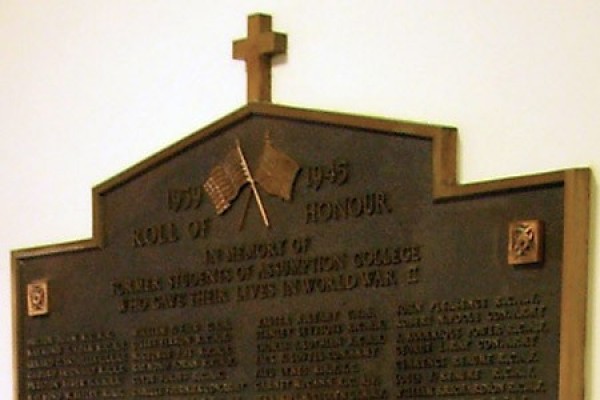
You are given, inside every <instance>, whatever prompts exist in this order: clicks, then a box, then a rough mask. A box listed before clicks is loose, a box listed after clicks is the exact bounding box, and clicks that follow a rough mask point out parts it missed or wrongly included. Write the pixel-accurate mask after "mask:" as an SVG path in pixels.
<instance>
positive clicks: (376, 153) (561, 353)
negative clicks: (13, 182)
mask: <svg viewBox="0 0 600 400" xmlns="http://www.w3.org/2000/svg"><path fill="white" fill-rule="evenodd" d="M267 132H270V135H269V138H268V142H267V140H266V139H265V135H266V133H267ZM455 137H456V135H455V131H454V130H453V129H452V128H447V127H439V126H432V125H423V124H415V123H410V122H403V121H394V120H382V119H373V118H367V117H359V116H352V115H345V114H335V113H326V112H320V111H310V110H301V109H294V108H289V107H282V106H276V105H271V104H250V105H248V106H246V107H244V108H242V109H240V110H238V111H236V112H234V113H233V114H231V115H229V116H227V117H225V118H223V119H221V120H218V121H216V122H215V123H214V124H212V125H210V126H208V127H207V128H205V129H202V130H201V131H199V132H197V133H196V134H194V135H192V136H190V137H189V138H187V139H184V140H183V141H181V142H179V143H176V144H174V145H173V146H171V147H169V148H168V149H166V150H164V151H162V152H161V153H159V154H157V155H155V156H153V157H151V158H149V159H148V160H146V161H144V162H142V163H140V164H139V165H137V166H134V167H133V168H131V169H129V170H127V171H125V172H123V173H122V174H120V175H119V176H117V177H115V178H113V179H111V180H109V181H107V182H105V183H104V184H101V185H100V186H98V187H96V188H95V189H94V205H95V206H94V237H93V238H92V239H91V240H89V241H83V242H75V243H68V244H64V245H57V246H50V247H43V248H34V249H25V250H20V251H16V252H15V253H14V254H13V260H14V270H13V276H14V288H15V292H14V293H15V325H16V349H15V353H16V359H17V363H18V365H19V368H18V396H19V398H28V396H29V397H31V398H43V397H42V396H43V395H48V396H57V397H58V398H60V396H68V395H72V396H80V397H81V398H111V396H112V397H119V396H120V397H121V398H128V399H139V398H165V399H187V398H195V397H196V398H200V397H202V396H205V395H206V393H210V395H211V396H213V397H214V398H217V399H234V398H235V399H238V398H241V399H284V398H286V399H288V398H293V399H301V398H308V397H306V396H313V398H316V397H318V396H346V398H357V399H365V398H371V399H388V398H407V399H410V398H415V397H418V398H432V399H443V398H465V399H469V398H480V399H494V398H498V396H499V394H498V393H500V394H502V395H503V396H505V397H507V396H508V398H511V396H512V398H515V399H525V398H527V399H545V400H546V399H560V400H567V399H569V400H571V399H583V397H581V396H580V395H579V394H580V393H581V388H582V379H583V378H582V376H583V374H582V365H583V362H582V360H583V340H581V338H582V336H583V334H584V324H583V322H584V318H583V317H584V315H585V312H584V311H585V306H584V304H585V302H584V299H585V282H586V273H585V268H586V254H587V252H586V245H587V244H586V241H585V237H586V235H587V196H588V179H589V177H588V174H589V173H588V171H587V170H568V171H558V172H553V173H548V174H542V175H533V176H526V177H519V178H514V179H506V180H501V181H494V182H485V183H482V184H471V185H467V186H464V185H457V184H456V181H455V170H453V169H452V168H453V165H454V160H455V153H454V152H455ZM238 141H239V148H240V149H243V155H244V160H245V163H246V168H247V171H244V170H243V171H242V174H241V175H240V176H242V177H243V180H240V181H236V182H237V183H236V185H238V186H236V188H235V189H236V190H238V191H239V193H237V195H236V196H233V197H231V198H230V199H229V200H230V206H229V207H228V208H227V209H226V210H223V212H221V213H217V212H216V211H217V210H216V209H215V204H214V202H213V201H212V199H211V196H210V195H209V194H208V193H207V192H206V191H204V190H203V185H204V183H205V182H207V180H208V179H209V178H210V177H211V175H212V171H213V170H214V168H215V166H218V165H221V166H223V165H224V164H227V166H226V167H227V168H229V169H233V170H237V168H238V167H240V165H241V164H238V163H239V162H240V158H239V157H234V158H232V159H233V160H235V161H233V162H232V161H230V160H229V159H228V158H227V155H228V154H230V153H231V151H232V150H236V149H237V148H238V147H237V146H238V144H237V143H238ZM267 146H270V147H267ZM265 148H267V150H266V152H267V153H266V154H267V155H265ZM226 160H229V161H226ZM267 161H269V163H270V164H273V165H275V166H276V167H275V168H274V169H271V167H268V166H266V164H265V163H267ZM296 164H297V166H298V170H296V167H295V165H296ZM277 165H284V166H283V167H281V166H279V167H277ZM261 170H262V171H263V172H260V173H259V171H261ZM248 173H249V175H250V176H251V177H252V178H253V179H254V180H256V185H255V188H256V191H257V192H258V195H259V196H260V199H261V202H262V203H263V207H264V210H265V213H266V215H267V216H268V220H269V222H270V224H269V226H268V227H267V226H266V224H265V223H264V220H263V217H262V216H261V211H260V208H259V206H258V202H257V200H255V197H254V196H255V194H254V191H253V189H252V188H251V185H250V184H247V181H246V179H249V178H248V176H247V175H244V174H248ZM259 176H260V177H261V178H260V179H258V178H257V177H259ZM271 176H275V177H276V178H277V179H275V183H265V182H266V181H265V179H266V178H265V177H271ZM270 185H272V186H270ZM288 193H289V196H287V194H288ZM533 220H535V221H543V222H544V228H545V229H544V234H543V237H544V242H545V243H544V258H543V260H542V261H540V262H539V263H538V264H535V265H534V267H533V268H532V267H530V266H528V265H522V266H519V265H517V266H510V265H509V262H508V260H507V258H506V251H507V250H506V249H507V248H509V247H510V246H509V241H510V237H509V236H510V231H509V230H508V229H507V227H508V226H509V225H510V224H511V223H514V222H515V221H520V222H521V223H523V222H528V221H533ZM37 281H46V282H48V287H50V288H51V289H52V290H51V299H52V300H51V311H50V312H49V313H48V314H47V315H44V316H38V317H31V316H28V315H27V285H28V284H29V283H32V282H37ZM567 304H568V312H565V311H564V310H566V309H567V308H565V307H567ZM567 365H568V366H567ZM496 392H497V393H496ZM336 393H337V394H336ZM36 396H37V397H36ZM85 396H88V397H85ZM194 396H195V397H194ZM303 396H304V397H303ZM457 396H458V397H457ZM494 396H496V397H494ZM519 396H520V397H519ZM577 396H580V397H577ZM500 398H502V397H500Z"/></svg>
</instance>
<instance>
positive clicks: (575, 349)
mask: <svg viewBox="0 0 600 400" xmlns="http://www.w3.org/2000/svg"><path fill="white" fill-rule="evenodd" d="M252 116H267V117H274V118H281V119H287V120H296V121H304V122H317V123H322V124H327V125H333V126H343V127H348V128H363V129H369V130H373V131H379V132H385V133H388V134H390V133H391V134H401V135H407V136H412V137H416V138H420V139H424V140H429V141H431V142H432V167H433V198H434V201H435V202H444V201H450V200H456V199H462V198H470V197H474V196H479V195H485V194H490V193H496V192H506V191H513V190H517V189H523V188H536V187H544V186H548V185H557V184H558V185H564V196H565V198H564V233H563V269H562V278H561V279H562V281H561V282H562V286H561V300H560V303H561V317H560V318H561V321H560V345H559V346H560V347H559V349H560V360H559V363H560V366H559V398H558V399H559V400H583V399H584V375H585V374H584V364H585V362H584V360H585V319H586V292H587V266H588V240H589V238H588V232H589V197H590V175H591V172H590V170H589V169H587V168H575V169H565V170H561V171H554V172H547V173H540V174H534V175H527V176H520V177H513V178H505V179H500V180H494V181H484V182H478V183H469V184H460V183H459V182H458V180H457V130H456V129H455V128H452V127H445V126H438V125H429V124H422V123H414V122H407V121H401V120H393V119H382V118H373V117H366V116H358V115H351V114H344V113H337V112H326V111H317V110H310V109H301V108H293V107H288V106H281V105H275V104H270V103H259V102H256V103H249V104H247V105H246V106H243V107H242V108H240V109H238V110H237V111H234V112H233V113H231V114H229V115H227V116H225V117H223V118H222V119H219V120H217V121H215V122H214V123H212V124H210V125H208V126H207V127H205V128H202V129H200V130H198V131H197V132H195V133H193V134H192V135H190V136H189V137H187V138H184V139H182V140H180V141H179V142H176V143H175V144H173V145H171V146H170V147H168V148H166V149H165V150H163V151H161V152H159V153H157V154H155V155H153V156H151V157H149V158H147V159H146V160H144V161H142V162H140V163H138V164H137V165H135V166H133V167H131V168H129V169H127V170H125V171H124V172H122V173H120V174H118V175H116V176H115V177H113V178H111V179H109V180H107V181H105V182H104V183H101V184H99V185H97V186H96V187H94V188H93V191H92V199H93V224H92V226H93V232H92V237H91V238H90V239H85V240H79V241H73V242H67V243H61V244H55V245H47V246H40V247H32V248H25V249H19V250H15V251H13V252H12V254H11V257H12V287H13V331H14V332H13V333H14V341H15V343H14V347H13V355H14V369H15V398H19V393H18V390H19V389H18V388H19V384H18V377H19V375H18V366H19V363H20V360H19V352H18V346H19V341H20V340H21V337H22V332H21V331H22V326H21V317H20V313H21V312H22V310H24V309H25V310H26V309H27V304H26V299H27V297H26V294H24V293H21V291H20V290H19V287H20V282H19V281H18V276H19V274H18V269H19V266H20V265H21V264H22V263H23V262H24V261H25V260H27V259H31V258H36V257H42V256H47V255H54V254H63V253H71V252H82V251H87V250H91V249H102V248H103V246H104V241H105V227H104V221H103V209H104V203H103V199H104V196H106V195H107V194H108V193H110V192H111V191H113V190H115V189H116V188H118V187H120V186H122V185H125V184H126V183H127V182H129V181H131V180H133V179H135V178H136V177H138V176H140V175H141V174H143V173H145V172H146V171H148V170H151V169H152V168H154V167H156V166H158V165H161V164H163V163H166V162H168V161H169V160H170V159H172V158H173V157H175V156H177V155H178V154H180V153H181V152H183V151H184V150H185V149H187V148H188V147H190V146H194V145H196V144H198V143H200V142H202V141H203V140H205V139H206V138H208V137H211V136H213V135H216V134H218V133H219V132H221V131H223V130H225V129H227V128H228V127H230V126H232V125H234V124H237V123H239V122H240V121H243V120H245V119H247V118H250V117H252ZM38 318H39V317H38ZM41 318H43V316H42V317H41Z"/></svg>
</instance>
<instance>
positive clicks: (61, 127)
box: [0, 0, 600, 400]
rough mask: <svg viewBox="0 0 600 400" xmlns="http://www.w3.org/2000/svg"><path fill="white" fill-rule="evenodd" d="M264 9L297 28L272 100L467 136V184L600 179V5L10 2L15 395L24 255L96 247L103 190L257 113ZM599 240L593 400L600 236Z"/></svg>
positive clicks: (5, 381) (4, 99)
mask: <svg viewBox="0 0 600 400" xmlns="http://www.w3.org/2000/svg"><path fill="white" fill-rule="evenodd" d="M257 11H263V12H268V13H271V14H272V15H273V16H274V25H275V28H276V30H280V31H284V32H286V33H288V35H289V55H288V56H287V57H286V59H285V60H283V61H282V62H280V63H278V65H277V66H276V67H275V69H274V72H273V79H274V89H273V101H274V102H277V103H282V104H290V105H298V106H304V107H309V108H319V109H321V108H322V109H331V110H335V111H344V112H353V113H360V114H369V115H377V116H385V117H390V118H397V119H409V120H418V121H427V122H432V123H438V124H450V125H454V126H457V127H458V128H459V129H460V144H461V146H460V168H461V177H462V180H463V182H467V181H469V182H470V181H476V180H482V179H492V178H497V177H502V176H508V175H522V174H529V173H533V172H541V171H547V170H554V169H564V168H570V167H575V166H589V167H592V168H593V170H594V171H595V173H596V175H598V173H600V172H599V171H600V156H599V155H598V144H599V143H600V139H598V136H599V135H600V114H599V113H598V111H597V108H598V105H600V2H598V1H596V0H543V1H541V0H486V1H480V0H452V1H448V0H373V1H368V2H367V1H364V0H344V1H334V0H302V1H291V0H290V1H285V0H273V1H258V0H220V1H211V2H201V1H198V0H189V1H184V0H103V1H98V0H46V1H34V0H2V1H0V193H1V199H0V222H1V224H0V254H2V256H1V258H0V304H1V306H0V360H1V361H0V398H2V399H9V398H11V396H12V390H11V382H12V377H11V376H12V365H11V362H10V360H11V356H12V354H11V352H12V344H11V340H12V339H11V328H10V324H11V317H10V316H11V309H10V301H11V300H10V295H11V294H10V279H9V275H10V260H9V249H14V248H20V247H29V246H32V245H39V244H45V243H54V242H61V241H70V240H74V239H79V238H87V237H89V236H90V235H91V201H90V199H91V188H92V187H93V186H94V185H96V184H97V183H100V182H102V181H104V180H105V179H107V178H109V177H110V176H112V175H114V174H116V173H118V172H120V171H121V170H123V169H125V168H127V167H129V166H131V165H132V164H134V163H136V162H137V161H139V160H141V159H142V158H144V157H146V156H149V155H151V154H153V153H154V152H156V151H158V150H159V149H161V148H163V147H165V146H167V145H169V144H170V143H172V142H174V141H176V140H178V139H180V138H182V137H184V136H186V135H187V134H189V133H191V132H192V131H194V130H196V129H197V128H200V127H202V126H204V125H206V124H208V123H210V122H211V121H213V120H214V119H216V118H219V117H221V116H223V115H225V114H227V113H229V112H230V111H233V110H234V109H236V108H238V107H239V106H241V105H243V104H244V103H245V73H244V65H243V64H242V63H240V62H238V61H233V60H232V59H231V41H232V40H233V39H235V38H240V37H243V36H245V30H246V16H247V15H248V14H250V13H253V12H257ZM597 203H598V199H597V198H596V197H594V198H593V210H592V211H593V219H594V222H593V224H592V228H594V227H595V226H598V224H597V222H596V220H597V219H598V213H597V212H596V210H597V209H598V207H597ZM591 247H592V258H591V261H592V265H591V271H590V289H589V294H590V296H589V320H588V326H589V339H588V349H589V350H588V357H587V365H588V369H587V382H588V383H587V390H588V394H587V399H590V400H591V399H599V398H600V379H593V377H597V376H598V375H599V371H600V367H598V366H597V365H598V364H599V363H600V336H599V335H598V333H597V332H596V331H595V329H594V327H595V326H596V325H597V324H598V320H599V317H600V315H599V314H600V304H599V302H600V297H599V296H598V295H596V292H597V291H598V289H600V276H599V275H598V273H597V272H596V267H595V265H594V263H595V260H596V259H597V258H598V257H597V255H598V254H599V252H600V243H598V239H597V235H594V234H592V242H591Z"/></svg>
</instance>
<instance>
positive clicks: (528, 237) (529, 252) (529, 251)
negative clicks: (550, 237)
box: [508, 220, 544, 265]
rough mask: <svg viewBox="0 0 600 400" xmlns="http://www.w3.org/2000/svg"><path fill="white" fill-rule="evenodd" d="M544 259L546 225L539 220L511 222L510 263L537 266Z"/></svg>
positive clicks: (509, 231) (509, 235)
mask: <svg viewBox="0 0 600 400" xmlns="http://www.w3.org/2000/svg"><path fill="white" fill-rule="evenodd" d="M543 259H544V224H543V223H542V221H539V220H528V221H516V222H511V223H510V225H509V228H508V263H509V264H510V265H521V264H536V263H541V262H542V261H543Z"/></svg>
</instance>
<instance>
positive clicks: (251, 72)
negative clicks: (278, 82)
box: [233, 14, 287, 103]
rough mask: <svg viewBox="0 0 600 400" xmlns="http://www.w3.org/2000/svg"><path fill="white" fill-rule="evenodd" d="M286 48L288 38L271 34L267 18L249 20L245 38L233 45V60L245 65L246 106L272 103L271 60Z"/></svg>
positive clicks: (262, 15) (253, 17) (269, 19)
mask: <svg viewBox="0 0 600 400" xmlns="http://www.w3.org/2000/svg"><path fill="white" fill-rule="evenodd" d="M286 48H287V36H286V35H285V34H282V33H277V32H273V30H272V26H271V16H270V15H264V14H254V15H250V16H249V17H248V37H247V38H245V39H239V40H236V41H234V42H233V58H234V59H236V60H244V61H246V72H247V76H248V102H249V103H250V102H260V101H262V102H270V101H271V58H272V57H273V56H275V55H277V54H285V51H286Z"/></svg>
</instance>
